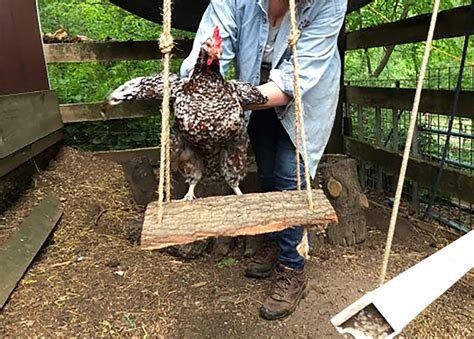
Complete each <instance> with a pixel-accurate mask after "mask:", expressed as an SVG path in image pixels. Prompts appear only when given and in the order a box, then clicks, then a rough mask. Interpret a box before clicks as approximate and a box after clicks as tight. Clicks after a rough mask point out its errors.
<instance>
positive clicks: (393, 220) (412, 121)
mask: <svg viewBox="0 0 474 339" xmlns="http://www.w3.org/2000/svg"><path fill="white" fill-rule="evenodd" d="M439 2H440V0H435V2H434V6H433V14H432V16H431V23H430V28H429V31H428V37H427V40H426V45H425V52H424V55H423V61H422V64H421V70H420V74H419V76H418V82H417V85H416V92H415V100H414V102H413V108H412V111H411V116H410V126H409V128H408V134H407V140H406V143H405V150H404V152H403V160H402V166H401V168H400V174H399V178H398V184H397V190H396V193H395V201H394V203H393V210H392V215H391V217H390V226H389V228H388V234H387V241H386V244H385V252H384V256H383V261H382V268H381V270H380V280H379V283H380V285H382V284H383V283H384V282H385V275H386V273H387V266H388V260H389V257H390V250H391V248H392V241H393V234H394V232H395V225H396V223H397V216H398V208H399V207H400V199H401V196H402V191H403V183H404V181H405V174H406V170H407V165H408V159H409V157H410V149H411V146H412V142H413V134H414V131H415V127H416V120H417V115H418V107H419V105H420V98H421V89H422V87H423V80H424V78H425V72H426V67H427V65H428V60H429V57H430V50H431V43H432V41H433V34H434V30H435V27H436V19H437V17H438V10H439Z"/></svg>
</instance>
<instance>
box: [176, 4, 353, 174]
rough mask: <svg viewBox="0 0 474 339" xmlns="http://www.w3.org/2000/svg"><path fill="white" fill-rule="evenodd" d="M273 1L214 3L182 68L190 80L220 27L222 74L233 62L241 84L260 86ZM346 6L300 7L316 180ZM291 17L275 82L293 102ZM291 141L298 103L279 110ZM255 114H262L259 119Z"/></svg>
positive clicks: (334, 94)
mask: <svg viewBox="0 0 474 339" xmlns="http://www.w3.org/2000/svg"><path fill="white" fill-rule="evenodd" d="M268 1H269V0H211V3H210V4H209V7H208V8H207V10H206V12H205V13H204V15H203V18H202V20H201V23H200V25H199V29H198V31H197V33H196V37H195V41H194V45H193V49H192V52H191V54H190V55H189V57H188V58H186V59H185V60H184V62H183V64H182V66H181V76H182V77H185V76H187V75H188V74H189V72H190V71H191V69H192V68H193V66H194V64H195V62H196V59H197V57H198V54H199V49H200V47H201V45H202V44H203V43H204V41H205V40H206V39H207V38H208V37H210V36H212V31H213V29H214V27H215V26H216V25H217V26H219V28H220V30H221V35H222V37H223V39H224V42H223V46H222V57H221V64H220V65H221V72H222V74H225V73H226V71H227V70H228V68H229V65H230V63H231V62H234V65H235V69H236V75H237V77H238V78H239V79H241V80H244V81H248V82H249V83H251V84H253V85H258V84H259V83H260V68H261V64H262V56H263V50H264V47H265V44H266V41H267V37H268V30H269V21H268V12H267V9H268ZM346 6H347V0H300V1H298V4H297V13H296V14H297V20H298V28H299V30H300V31H301V35H300V39H299V41H298V61H299V69H300V88H301V93H302V100H303V107H304V122H305V127H306V135H307V146H308V156H309V161H310V170H311V175H312V176H313V177H314V176H315V174H316V168H317V165H318V162H319V160H320V159H321V156H322V154H323V152H324V148H325V147H326V144H327V142H328V140H329V136H330V134H331V129H332V126H333V124H334V118H335V115H336V106H337V102H338V96H339V79H340V73H341V62H340V58H339V52H338V49H337V38H338V34H339V30H340V29H341V26H342V24H343V22H344V15H345V12H346ZM289 35H290V20H289V13H287V14H286V16H285V17H284V19H283V22H282V23H281V26H280V30H279V33H278V36H277V39H276V42H275V47H274V52H273V61H272V70H271V71H270V80H271V81H273V82H275V83H276V84H277V86H278V87H279V88H280V89H281V90H282V91H283V92H285V93H286V94H288V95H289V96H290V97H293V65H292V62H291V58H292V55H291V51H290V49H289V47H288V38H289ZM275 110H276V112H277V115H278V117H279V119H280V120H281V123H282V124H283V126H284V128H285V129H286V131H287V132H288V134H289V136H290V138H291V140H292V141H293V143H294V141H295V129H294V122H293V100H291V101H290V103H289V104H288V105H286V106H282V107H276V108H275ZM255 114H258V112H257V113H255Z"/></svg>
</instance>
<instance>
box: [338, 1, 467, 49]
mask: <svg viewBox="0 0 474 339" xmlns="http://www.w3.org/2000/svg"><path fill="white" fill-rule="evenodd" d="M469 7H470V6H463V7H458V8H454V9H450V10H446V11H442V12H440V13H439V16H438V22H437V24H436V30H435V33H434V37H433V38H434V39H445V38H454V37H458V36H462V35H464V34H465V33H466V29H467V27H466V23H467V19H468V14H469ZM430 18H431V13H430V14H424V15H418V16H415V17H412V18H409V19H404V20H400V21H396V22H392V23H388V24H383V25H379V26H375V27H369V28H364V29H361V30H358V31H354V32H349V33H347V35H346V50H354V49H361V48H370V47H382V46H390V45H398V44H406V43H413V42H421V41H425V40H426V36H427V34H428V28H429V23H430ZM469 33H470V34H473V33H474V28H473V26H472V25H471V27H470V31H469Z"/></svg>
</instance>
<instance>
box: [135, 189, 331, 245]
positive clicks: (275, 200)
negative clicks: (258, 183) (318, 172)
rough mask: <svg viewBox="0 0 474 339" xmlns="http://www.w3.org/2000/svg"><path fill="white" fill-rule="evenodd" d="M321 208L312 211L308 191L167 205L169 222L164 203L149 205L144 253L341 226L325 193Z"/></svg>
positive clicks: (317, 201) (318, 201)
mask: <svg viewBox="0 0 474 339" xmlns="http://www.w3.org/2000/svg"><path fill="white" fill-rule="evenodd" d="M313 200H314V206H315V210H314V211H310V210H309V209H308V200H307V196H306V192H304V191H301V192H298V191H291V192H270V193H251V194H244V195H242V196H235V195H230V196H219V197H209V198H203V199H198V200H193V201H172V202H170V203H165V204H164V212H163V222H162V223H159V222H158V220H157V211H158V203H157V202H152V203H150V204H149V205H148V207H147V210H146V212H145V219H144V222H143V231H142V238H141V247H142V249H148V250H151V249H160V248H165V247H168V246H172V245H179V244H186V243H190V242H194V241H196V240H201V239H205V238H209V237H216V236H241V235H256V234H262V233H269V232H275V231H281V230H283V229H286V228H289V227H293V226H296V225H308V226H311V227H315V228H316V232H318V231H319V232H324V230H325V229H326V227H327V225H328V224H330V223H332V222H337V216H336V212H335V211H334V209H333V207H332V206H331V203H330V202H329V201H328V200H327V198H326V196H325V195H324V193H323V191H321V190H313Z"/></svg>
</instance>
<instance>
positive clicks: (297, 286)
mask: <svg viewBox="0 0 474 339" xmlns="http://www.w3.org/2000/svg"><path fill="white" fill-rule="evenodd" d="M276 145H277V153H276V157H275V169H274V180H275V190H278V191H290V190H295V189H296V188H297V179H296V173H297V166H296V154H295V153H296V152H295V147H294V145H293V143H292V141H291V139H290V138H289V136H288V134H287V133H286V131H285V129H284V128H283V126H282V125H281V124H280V125H279V126H278V129H277V144H276ZM299 170H300V173H301V182H302V188H305V180H304V176H303V172H304V165H303V164H302V161H301V167H300V169H299ZM303 232H304V227H302V226H296V227H293V228H288V229H285V230H283V231H281V232H275V233H272V234H271V237H272V238H273V239H274V240H275V241H276V243H277V245H278V247H279V255H278V265H277V267H276V281H275V284H274V286H273V289H272V292H271V293H270V296H269V297H268V298H267V299H266V300H265V302H264V303H263V305H262V307H261V308H260V315H261V316H262V317H263V318H265V319H268V320H274V319H280V318H283V317H286V316H288V315H289V314H291V313H293V311H294V310H295V309H296V307H297V305H298V303H299V301H300V300H301V299H302V298H303V297H304V296H305V293H306V285H307V280H306V275H305V273H304V263H305V262H304V257H303V256H302V255H301V254H300V253H299V252H298V250H297V247H298V245H299V244H300V243H301V240H302V238H303Z"/></svg>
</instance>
